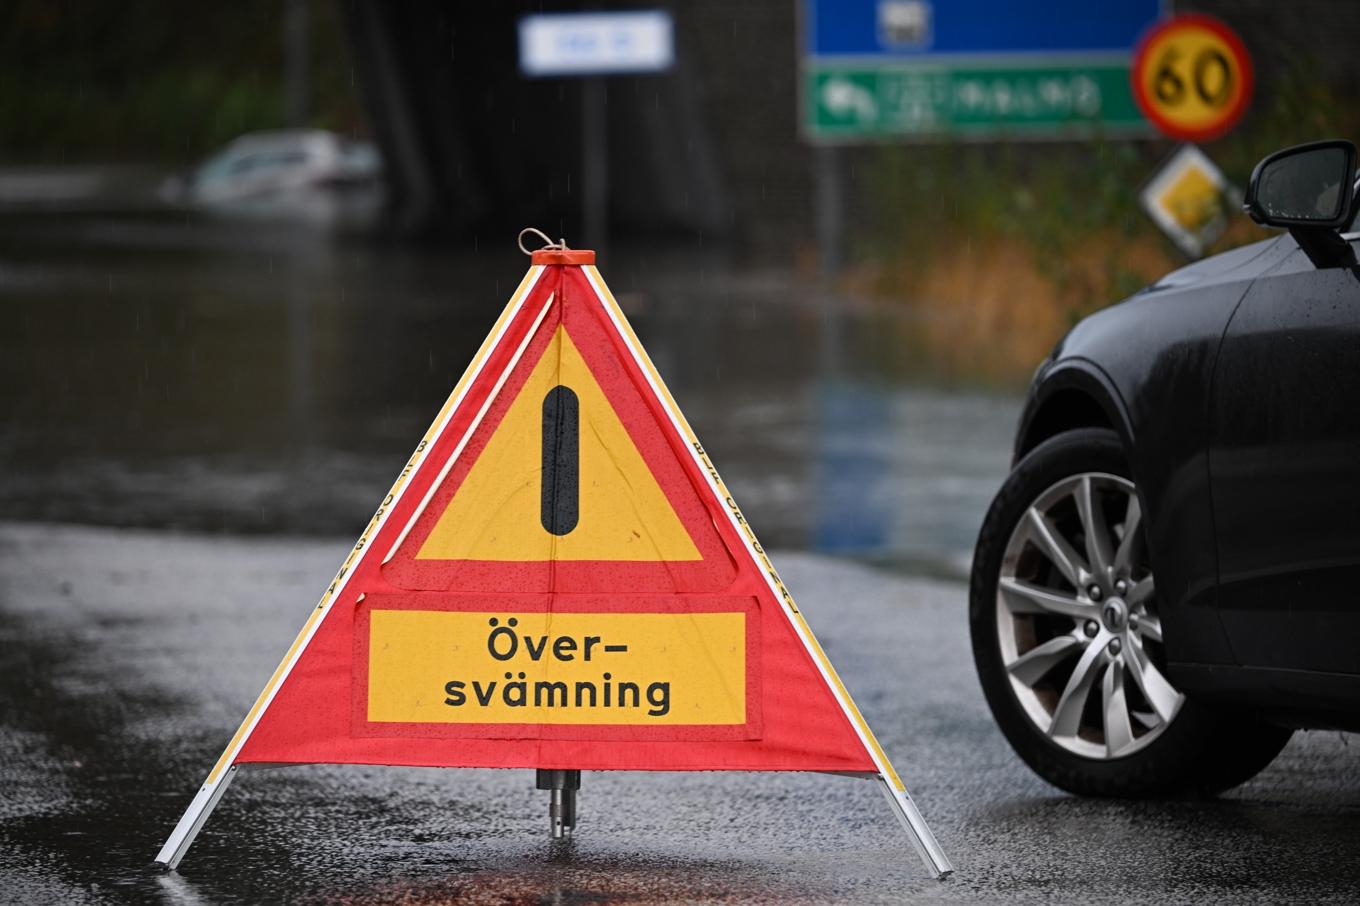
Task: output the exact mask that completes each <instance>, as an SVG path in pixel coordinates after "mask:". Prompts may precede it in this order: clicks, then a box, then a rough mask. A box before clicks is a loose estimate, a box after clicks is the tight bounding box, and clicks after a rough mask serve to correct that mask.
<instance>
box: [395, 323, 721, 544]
mask: <svg viewBox="0 0 1360 906" xmlns="http://www.w3.org/2000/svg"><path fill="white" fill-rule="evenodd" d="M559 386H561V387H566V388H569V389H570V390H571V391H572V392H573V393H575V395H576V399H577V401H578V406H579V444H580V452H579V477H578V482H579V483H578V494H579V497H578V507H579V516H578V519H577V521H576V524H575V526H574V527H573V528H571V530H570V531H568V532H566V533H565V534H560V535H559V534H553V533H551V532H549V531H548V530H547V529H545V528H544V527H543V524H542V519H541V510H540V507H541V505H542V491H543V489H542V482H543V478H544V476H543V405H544V399H545V398H546V397H547V395H548V394H549V393H550V392H551V391H552V390H553V389H554V388H556V387H559ZM416 559H417V560H499V561H542V560H615V561H619V560H625V561H668V562H674V561H680V560H699V559H701V556H700V554H699V551H698V549H697V548H696V547H695V546H694V542H693V540H692V539H691V538H690V536H689V534H688V533H687V532H686V531H685V528H684V526H683V525H682V524H681V522H680V518H679V516H677V515H676V513H675V510H674V509H673V508H672V507H671V504H670V501H668V500H667V499H666V495H665V493H664V492H663V491H662V490H661V488H660V486H659V485H658V484H657V482H656V479H655V478H654V477H653V476H652V471H651V469H649V468H648V467H647V464H646V462H645V461H644V460H643V458H642V455H641V454H640V453H639V452H638V449H637V445H636V444H634V443H633V440H632V438H631V437H630V436H629V435H628V429H627V428H625V427H624V426H623V423H622V422H620V421H619V417H618V415H617V414H616V413H615V411H614V407H613V406H612V405H610V403H609V400H608V398H607V397H606V396H605V394H604V391H603V390H601V389H600V385H599V383H598V382H597V381H596V380H595V376H594V375H593V374H592V373H591V371H590V367H589V366H588V365H587V364H586V363H585V360H584V359H582V358H581V353H580V352H579V351H578V350H577V348H576V344H574V343H573V342H572V340H571V336H570V335H569V334H568V333H567V332H566V330H565V329H564V328H562V327H560V326H559V327H558V328H557V332H556V333H555V334H554V336H553V339H552V341H551V342H550V343H549V344H548V346H547V348H546V349H545V350H544V352H543V356H542V358H540V359H539V361H538V364H536V365H535V366H534V370H533V373H532V374H530V375H529V379H528V380H527V381H526V382H525V384H524V386H523V387H522V388H521V389H520V391H519V394H518V396H516V398H515V401H514V402H513V403H512V404H511V405H510V408H509V410H508V411H507V412H506V413H505V417H504V418H503V419H501V421H500V423H499V424H498V425H497V426H496V428H495V431H494V433H493V434H492V435H491V438H490V440H489V441H488V442H487V444H486V447H485V448H484V449H483V450H482V452H481V454H480V455H479V456H478V457H477V461H476V462H475V463H474V464H473V466H472V469H471V471H469V472H468V475H467V477H466V478H465V479H464V480H463V482H462V484H461V485H460V486H459V488H458V491H457V493H455V494H454V496H453V499H452V500H450V501H449V504H448V506H447V507H446V508H445V510H444V512H443V514H441V515H440V517H439V521H438V522H436V523H435V526H434V528H433V529H432V530H431V531H430V534H429V536H428V537H427V538H426V539H425V543H424V544H423V545H421V548H420V551H419V552H418V553H417V554H416Z"/></svg>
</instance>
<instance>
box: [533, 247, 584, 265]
mask: <svg viewBox="0 0 1360 906" xmlns="http://www.w3.org/2000/svg"><path fill="white" fill-rule="evenodd" d="M530 260H531V261H533V263H534V264H578V265H579V264H594V263H595V252H593V251H592V250H590V249H539V250H538V251H536V252H534V254H533V255H532V256H531V259H530Z"/></svg>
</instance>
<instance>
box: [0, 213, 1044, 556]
mask: <svg viewBox="0 0 1360 906" xmlns="http://www.w3.org/2000/svg"><path fill="white" fill-rule="evenodd" d="M600 264H601V269H602V272H603V273H604V276H605V278H606V279H607V280H608V281H609V282H610V285H611V288H612V289H613V290H614V292H615V294H616V295H618V296H619V298H620V301H621V303H622V304H623V305H624V307H625V308H626V309H627V311H628V313H629V317H630V318H631V319H632V320H633V322H634V325H635V327H636V328H637V331H638V333H639V335H640V336H641V337H642V340H643V342H644V343H645V344H646V346H647V348H648V350H649V351H650V352H651V355H652V357H653V358H654V359H655V361H656V363H657V366H658V367H659V369H660V371H661V373H662V375H663V376H664V377H665V379H666V380H667V382H668V383H669V384H670V387H671V389H672V391H673V392H674V394H675V396H676V397H677V399H678V401H679V402H680V405H681V406H682V407H683V409H684V410H685V412H686V414H687V415H688V416H689V418H690V421H691V422H692V423H693V424H694V426H695V429H696V430H697V431H698V433H699V436H700V438H701V439H702V440H703V441H704V444H705V446H706V447H707V448H708V449H709V450H710V451H711V453H712V455H713V457H714V460H715V461H716V463H717V464H718V466H719V468H721V469H722V470H723V474H724V476H725V477H726V478H727V479H728V483H729V484H730V485H731V487H732V488H733V489H734V490H735V492H736V494H737V496H738V499H739V502H740V503H741V505H742V507H743V509H744V510H745V511H746V512H747V513H748V514H749V515H750V517H751V519H752V521H753V524H754V525H755V526H756V527H757V528H758V530H759V531H760V533H761V536H762V538H764V539H765V540H766V542H767V543H769V544H772V545H778V546H782V547H794V548H804V549H815V550H822V551H828V552H835V553H838V554H843V555H851V556H857V557H862V558H866V559H871V560H875V561H881V562H891V563H895V564H902V565H905V566H907V567H910V568H914V569H917V570H927V571H930V572H932V573H945V574H953V575H957V574H959V573H960V572H961V571H962V570H964V569H966V565H967V562H968V559H969V555H970V552H971V547H972V543H973V540H974V538H975V535H976V531H977V526H978V524H979V523H980V522H981V518H982V514H983V511H984V509H985V507H986V504H987V502H988V500H989V499H990V496H991V494H992V493H993V492H994V491H995V489H996V487H997V486H998V485H999V483H1000V481H1001V478H1002V476H1003V475H1004V472H1005V469H1006V464H1007V461H1008V457H1009V449H1010V441H1011V432H1012V431H1013V429H1014V424H1015V418H1016V415H1017V413H1018V400H1017V399H1016V398H1015V397H1014V396H1010V395H1004V394H1003V395H997V394H994V393H985V392H970V391H951V390H948V389H945V388H941V387H939V386H935V385H932V384H931V382H930V381H929V375H928V373H927V372H926V370H925V369H924V368H923V367H922V365H921V361H920V357H919V356H918V355H917V354H916V353H915V352H914V351H913V342H914V340H913V332H912V330H911V326H910V324H909V323H907V322H906V321H905V320H904V319H902V318H901V317H900V316H895V315H894V313H893V312H891V311H883V310H878V309H863V308H861V309H857V308H855V307H854V306H851V305H848V304H845V303H838V304H837V305H834V306H833V305H828V304H827V302H826V301H825V300H824V299H823V298H822V296H821V295H819V293H818V292H817V290H816V289H815V287H813V286H811V285H809V284H807V283H806V281H800V280H799V279H798V278H797V276H796V275H793V274H790V273H787V272H782V271H779V272H776V271H751V270H747V269H737V268H734V267H733V266H731V265H730V264H729V263H727V262H726V261H725V260H724V259H723V257H722V256H720V255H717V254H714V253H710V252H705V251H703V250H695V249H687V250H683V251H679V250H674V249H671V250H667V249H665V248H657V247H629V246H626V245H622V244H620V245H618V246H616V247H615V248H614V249H613V250H612V251H611V252H610V254H609V255H608V256H606V257H605V258H603V259H602V260H601V262H600ZM526 267H527V259H526V258H524V257H523V256H522V255H521V254H520V253H519V252H518V250H516V249H515V248H514V243H513V237H510V236H499V237H496V238H495V239H494V240H483V241H479V242H477V243H474V244H472V245H470V246H466V247H463V248H461V249H460V250H458V251H456V252H455V251H446V250H439V249H423V250H409V249H401V248H392V247H386V246H383V245H381V244H374V243H372V242H361V241H345V240H336V239H331V238H328V237H326V236H325V235H322V234H318V233H315V232H310V231H307V230H305V229H300V228H287V227H281V226H277V225H268V224H249V223H244V224H243V223H241V222H215V221H210V220H202V219H193V220H186V219H182V218H174V217H170V218H167V217H165V216H157V217H153V216H143V217H131V216H122V217H116V216H112V215H109V216H85V217H79V218H72V217H58V216H55V215H53V216H49V217H47V218H42V217H28V218H24V219H22V220H19V219H14V218H11V219H8V220H6V219H0V305H3V307H4V319H5V329H4V330H3V331H0V386H3V387H4V388H5V392H4V393H3V394H0V463H2V464H3V466H4V468H3V474H0V512H3V513H4V514H5V517H6V518H9V519H20V520H46V521H61V522H82V523H95V524H103V525H121V526H141V527H174V528H187V529H194V530H200V531H210V532H216V531H225V532H228V533H242V532H245V533H258V532H276V531H285V532H293V533H302V534H311V535H325V536H331V535H346V534H349V535H357V534H358V532H359V531H360V530H361V529H362V527H363V525H364V524H365V523H366V522H367V520H368V517H369V515H370V514H371V513H372V510H373V508H374V506H375V504H376V502H377V501H378V500H379V499H380V498H381V496H382V495H383V494H384V493H385V492H386V490H387V488H388V487H389V486H390V484H391V481H392V479H393V477H394V476H395V474H396V472H397V470H398V469H400V468H401V466H402V465H403V464H404V463H405V462H406V459H407V457H408V455H409V453H410V451H411V448H412V447H413V446H414V444H415V441H416V440H417V439H418V438H419V437H420V436H421V434H422V433H423V432H424V430H425V428H426V426H427V425H428V423H429V420H430V419H431V418H432V417H433V416H434V413H435V412H436V411H437V410H438V408H439V405H440V404H441V403H442V402H443V399H444V397H445V396H446V395H447V393H448V392H449V390H450V389H451V388H452V386H453V384H454V383H455V382H456V381H457V379H458V376H459V375H460V374H461V373H462V370H463V368H464V366H465V365H466V363H467V362H468V360H469V359H470V358H471V357H472V354H473V353H474V352H475V351H476V349H477V347H478V346H479V345H480V343H481V341H482V338H483V337H484V336H485V335H486V332H487V331H488V330H489V328H490V326H491V324H492V322H493V321H494V320H495V317H496V315H497V314H498V313H499V311H500V309H501V307H502V306H503V305H504V304H505V300H506V299H507V298H508V296H509V294H510V292H511V291H512V290H513V288H514V287H515V285H516V284H517V283H518V281H519V279H520V277H521V276H522V274H523V273H524V271H525V269H526ZM833 315H835V316H833Z"/></svg>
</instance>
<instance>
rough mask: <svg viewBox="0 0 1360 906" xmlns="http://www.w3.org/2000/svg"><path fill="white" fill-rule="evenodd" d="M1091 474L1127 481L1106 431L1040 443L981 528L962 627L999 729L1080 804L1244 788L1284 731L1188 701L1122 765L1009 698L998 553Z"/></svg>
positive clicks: (1118, 448) (1115, 440)
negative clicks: (1061, 493)
mask: <svg viewBox="0 0 1360 906" xmlns="http://www.w3.org/2000/svg"><path fill="white" fill-rule="evenodd" d="M1089 472H1104V473H1108V474H1111V475H1115V476H1120V477H1123V478H1125V479H1128V480H1130V481H1131V480H1132V475H1131V473H1130V470H1129V468H1128V465H1127V462H1126V458H1125V455H1124V451H1123V447H1122V444H1121V443H1120V441H1119V437H1118V435H1116V434H1115V433H1114V432H1113V431H1109V430H1105V429H1098V428H1083V429H1079V430H1073V431H1068V432H1065V433H1063V434H1060V435H1058V436H1056V437H1053V438H1050V439H1049V440H1047V441H1045V442H1044V443H1042V444H1040V445H1039V446H1038V447H1036V448H1035V449H1034V450H1033V451H1031V452H1030V453H1029V454H1028V455H1027V456H1025V457H1024V459H1022V460H1021V461H1020V463H1019V464H1018V465H1017V466H1016V467H1015V469H1014V471H1012V472H1011V475H1010V477H1009V478H1007V480H1006V482H1005V484H1003V485H1002V487H1001V490H1000V491H999V492H998V493H997V496H996V499H995V500H994V501H993V502H992V506H991V509H990V510H989V511H988V513H987V517H986V519H985V520H984V522H983V525H982V530H981V532H980V534H979V536H978V542H977V548H976V550H975V552H974V556H973V570H972V577H971V582H970V587H969V623H970V628H971V632H972V642H973V658H974V662H975V664H976V667H977V672H978V679H979V681H980V682H981V684H982V691H983V693H984V694H985V696H986V698H987V704H988V705H989V706H990V708H991V710H992V714H993V716H994V717H995V719H996V722H997V725H998V726H999V727H1000V728H1001V732H1002V733H1003V734H1004V735H1005V737H1006V739H1007V741H1009V742H1010V744H1011V747H1012V748H1014V749H1015V752H1016V754H1018V755H1019V756H1020V757H1021V758H1022V759H1023V760H1024V761H1025V763H1026V764H1028V765H1029V766H1030V768H1032V769H1033V770H1034V772H1035V773H1037V774H1038V775H1039V776H1040V777H1042V778H1044V779H1045V780H1047V781H1048V782H1049V783H1051V784H1053V785H1054V786H1057V787H1060V788H1062V789H1064V790H1067V791H1068V792H1071V793H1076V794H1078V795H1083V796H1110V797H1121V798H1147V797H1163V796H1204V795H1213V794H1216V793H1219V792H1222V791H1223V790H1226V789H1228V788H1230V787H1233V786H1236V785H1237V784H1240V783H1243V782H1244V781H1246V780H1248V779H1250V778H1251V777H1253V776H1254V775H1255V774H1257V773H1258V772H1259V771H1261V770H1262V769H1263V768H1265V767H1266V765H1268V764H1270V762H1271V760H1272V759H1274V757H1275V756H1276V755H1277V754H1279V752H1280V750H1281V749H1282V748H1284V745H1285V743H1287V742H1288V741H1289V738H1290V736H1291V734H1292V731H1291V730H1289V729H1285V728H1282V727H1278V726H1274V725H1272V724H1267V723H1264V722H1262V721H1260V720H1258V719H1255V718H1253V717H1252V716H1250V715H1247V714H1242V713H1240V712H1229V711H1224V710H1218V709H1214V708H1211V707H1208V706H1206V705H1203V704H1201V703H1199V702H1196V701H1194V700H1193V699H1188V700H1186V701H1185V702H1184V703H1183V704H1182V705H1181V708H1180V710H1179V711H1178V712H1177V713H1176V715H1175V716H1174V718H1172V720H1171V721H1170V722H1169V724H1167V726H1166V727H1165V729H1163V730H1161V731H1160V735H1158V736H1156V737H1155V738H1154V739H1152V740H1151V742H1149V743H1148V744H1147V745H1146V746H1145V747H1143V748H1141V749H1139V750H1138V751H1136V752H1133V753H1132V754H1129V755H1126V756H1123V757H1114V758H1087V757H1082V756H1081V755H1079V754H1077V753H1075V752H1072V751H1069V750H1068V749H1066V748H1063V747H1062V746H1060V745H1058V744H1057V743H1056V742H1054V741H1053V740H1052V739H1050V738H1049V737H1048V735H1047V734H1046V733H1044V732H1042V731H1041V729H1040V728H1039V727H1038V726H1036V724H1035V722H1034V720H1033V719H1031V717H1030V715H1029V714H1028V713H1027V712H1026V710H1025V708H1024V706H1023V705H1022V704H1021V702H1020V701H1019V700H1018V699H1017V697H1016V693H1015V690H1014V689H1013V688H1012V684H1011V681H1010V677H1009V676H1008V675H1007V672H1006V669H1005V666H1004V665H1003V660H1002V652H1001V642H1000V640H999V637H998V636H999V633H1000V630H999V629H998V623H997V607H998V605H997V595H998V582H999V581H1000V573H1001V568H1002V561H1003V558H1004V556H1005V551H1006V546H1007V544H1008V543H1009V541H1010V538H1011V534H1012V532H1013V530H1014V529H1015V527H1016V525H1017V524H1018V522H1019V520H1020V519H1021V518H1022V517H1023V516H1024V514H1025V513H1026V511H1027V509H1028V508H1029V507H1030V505H1031V504H1032V503H1033V502H1034V501H1035V500H1037V499H1038V498H1039V497H1040V495H1042V494H1043V493H1044V492H1045V491H1046V490H1047V489H1049V488H1050V487H1052V486H1054V485H1055V484H1057V483H1059V482H1061V481H1062V480H1063V479H1065V478H1069V477H1071V476H1074V475H1080V474H1082V473H1089Z"/></svg>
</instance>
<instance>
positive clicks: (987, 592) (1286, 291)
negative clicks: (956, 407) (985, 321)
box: [969, 141, 1360, 796]
mask: <svg viewBox="0 0 1360 906" xmlns="http://www.w3.org/2000/svg"><path fill="white" fill-rule="evenodd" d="M1357 206H1358V203H1357V186H1356V152H1355V147H1354V146H1353V145H1351V144H1350V143H1349V142H1341V141H1328V142H1316V143H1313V144H1309V145H1301V146H1299V147H1296V148H1290V149H1287V150H1285V151H1281V152H1278V153H1276V154H1273V155H1271V156H1270V157H1267V158H1266V159H1265V160H1263V161H1262V162H1261V163H1260V164H1259V165H1258V166H1257V168H1256V170H1255V172H1254V173H1253V174H1252V177H1251V183H1250V187H1249V188H1248V191H1247V197H1246V204H1245V207H1246V210H1247V212H1248V213H1249V214H1250V215H1251V216H1252V217H1253V219H1255V220H1256V221H1257V222H1258V223H1261V224H1263V225H1266V226H1276V227H1285V228H1287V229H1288V233H1286V234H1284V235H1281V236H1278V237H1276V238H1274V239H1270V240H1266V241H1264V242H1258V243H1256V244H1255V245H1251V246H1247V247H1244V248H1239V249H1236V250H1234V251H1230V252H1227V253H1225V254H1222V255H1219V256H1217V257H1215V258H1210V259H1207V260H1205V261H1201V262H1199V263H1197V264H1194V265H1191V266H1189V267H1186V268H1183V269H1181V270H1178V271H1175V272H1173V273H1171V274H1169V275H1167V276H1166V277H1164V278H1162V280H1161V281H1159V282H1158V283H1156V284H1155V285H1153V286H1151V287H1148V288H1147V289H1146V290H1143V291H1142V292H1140V293H1138V294H1137V295H1135V296H1133V297H1132V298H1130V299H1128V300H1126V301H1124V302H1122V303H1121V304H1118V305H1115V306H1112V307H1110V308H1107V309H1105V310H1103V311H1100V312H1098V313H1096V314H1094V315H1091V316H1090V317H1088V318H1086V319H1085V320H1083V321H1082V322H1080V323H1079V324H1078V325H1077V326H1076V327H1075V328H1073V330H1072V331H1071V332H1070V333H1069V334H1068V335H1067V336H1066V337H1065V338H1064V339H1063V340H1062V341H1061V342H1060V343H1059V344H1058V346H1057V348H1056V349H1055V350H1054V351H1053V353H1052V354H1051V355H1050V357H1049V358H1048V359H1047V360H1046V361H1045V362H1044V363H1043V364H1042V365H1041V366H1040V367H1039V370H1038V371H1037V373H1036V374H1035V377H1034V381H1033V384H1032V386H1031V388H1030V391H1029V395H1028V398H1027V400H1026V403H1025V407H1024V413H1023V415H1022V416H1021V419H1020V427H1019V432H1018V436H1017V437H1016V442H1015V454H1014V466H1013V470H1012V472H1011V474H1010V477H1009V478H1008V479H1007V480H1006V482H1005V484H1004V485H1003V486H1002V488H1001V490H1000V492H999V493H998V494H997V497H996V499H995V501H994V502H993V503H992V506H991V509H990V511H989V512H988V514H987V517H986V520H985V522H984V524H983V526H982V530H981V533H980V535H979V538H978V543H977V550H976V553H975V555H974V560H973V572H972V581H971V587H970V605H969V617H970V622H971V629H972V639H973V653H974V658H975V660H976V663H977V670H978V675H979V677H980V679H981V682H982V686H983V690H984V692H985V693H986V696H987V701H988V703H989V704H990V706H991V709H992V713H993V714H994V715H995V717H996V720H997V723H998V724H999V725H1000V727H1001V729H1002V731H1003V732H1004V733H1005V735H1006V737H1007V739H1009V740H1010V743H1011V745H1012V746H1013V747H1014V748H1015V750H1016V752H1018V753H1019V754H1020V756H1021V757H1022V758H1023V759H1024V760H1025V761H1026V762H1028V764H1029V765H1030V767H1032V768H1033V769H1034V770H1035V771H1036V772H1038V773H1039V774H1040V775H1041V776H1042V777H1044V778H1045V779H1047V780H1049V781H1050V782H1052V783H1054V784H1056V785H1057V786H1059V787H1062V788H1064V789H1066V790H1069V791H1072V792H1076V793H1081V794H1089V795H1107V796H1154V795H1175V794H1196V793H1198V794H1203V793H1215V792H1218V791H1221V790H1224V789H1227V788H1228V787H1231V786H1234V785H1236V784H1238V783H1241V782H1243V781H1244V780H1246V779H1248V778H1250V777H1251V776H1252V775H1254V774H1256V773H1257V772H1258V771H1260V770H1261V769H1262V768H1264V767H1265V766H1266V765H1267V764H1269V763H1270V761H1271V759H1272V758H1274V757H1275V755H1276V754H1277V753H1278V752H1279V751H1280V749H1281V748H1283V747H1284V744H1285V743H1286V742H1287V741H1288V739H1289V737H1290V734H1291V733H1292V732H1293V731H1294V729H1296V728H1304V727H1332V728H1338V729H1345V730H1360V268H1358V267H1357V264H1356V245H1357V241H1358V239H1360V237H1358V236H1357V234H1354V233H1348V232H1343V231H1344V230H1347V229H1350V228H1352V226H1353V224H1354V222H1355V220H1356V214H1357V210H1356V208H1357Z"/></svg>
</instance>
